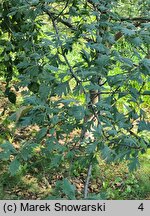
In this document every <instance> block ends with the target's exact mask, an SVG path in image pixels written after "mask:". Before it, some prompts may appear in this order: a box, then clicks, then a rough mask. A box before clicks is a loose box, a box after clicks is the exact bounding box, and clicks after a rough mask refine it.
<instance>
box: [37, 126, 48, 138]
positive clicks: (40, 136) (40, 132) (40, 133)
mask: <svg viewBox="0 0 150 216" xmlns="http://www.w3.org/2000/svg"><path fill="white" fill-rule="evenodd" d="M46 133H47V127H43V128H41V130H40V131H38V133H37V136H36V138H37V140H41V139H43V137H44V136H45V135H46Z"/></svg>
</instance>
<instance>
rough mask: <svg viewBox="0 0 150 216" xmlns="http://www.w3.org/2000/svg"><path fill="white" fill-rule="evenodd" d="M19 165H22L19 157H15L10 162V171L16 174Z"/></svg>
mask: <svg viewBox="0 0 150 216" xmlns="http://www.w3.org/2000/svg"><path fill="white" fill-rule="evenodd" d="M19 167H20V162H19V161H18V160H17V159H14V160H13V161H12V162H11V163H10V165H9V171H10V173H11V175H12V176H14V175H15V174H16V173H17V172H18V170H19Z"/></svg>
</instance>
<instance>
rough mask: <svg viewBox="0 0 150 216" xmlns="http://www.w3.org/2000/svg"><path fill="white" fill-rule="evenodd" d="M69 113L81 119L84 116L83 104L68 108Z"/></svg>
mask: <svg viewBox="0 0 150 216" xmlns="http://www.w3.org/2000/svg"><path fill="white" fill-rule="evenodd" d="M69 115H71V116H74V117H75V118H76V119H77V120H82V119H83V118H84V116H85V111H84V107H83V106H73V107H71V108H70V109H69Z"/></svg>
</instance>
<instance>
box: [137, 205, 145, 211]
mask: <svg viewBox="0 0 150 216" xmlns="http://www.w3.org/2000/svg"><path fill="white" fill-rule="evenodd" d="M138 209H139V210H141V211H143V210H144V206H143V203H141V204H140V205H139V207H138Z"/></svg>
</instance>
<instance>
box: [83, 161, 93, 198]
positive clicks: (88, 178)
mask: <svg viewBox="0 0 150 216" xmlns="http://www.w3.org/2000/svg"><path fill="white" fill-rule="evenodd" d="M91 173H92V163H91V162H90V164H89V168H88V173H87V178H86V181H85V185H84V199H87V196H88V187H89V182H90V177H91Z"/></svg>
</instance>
